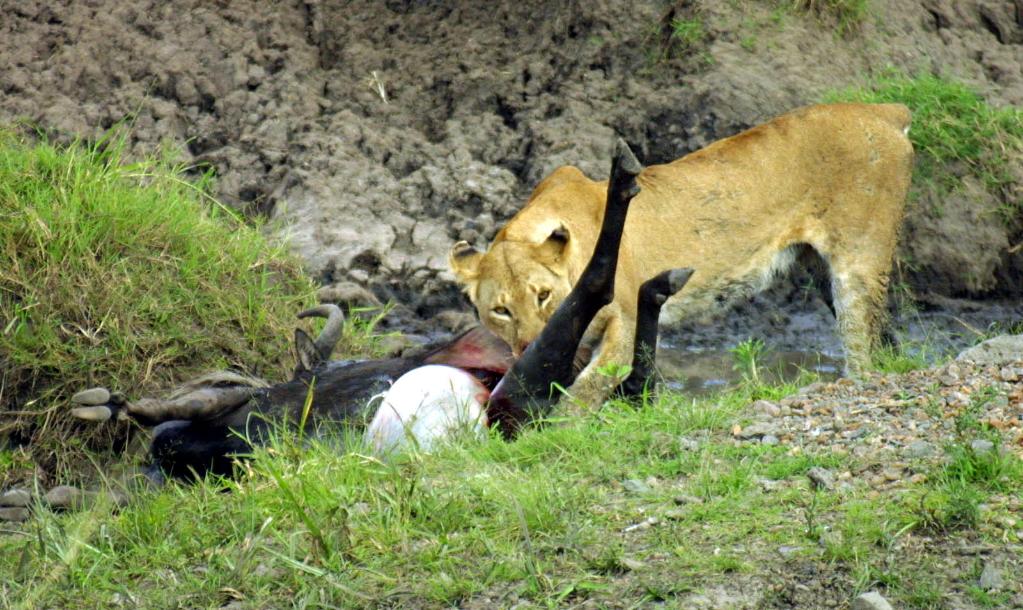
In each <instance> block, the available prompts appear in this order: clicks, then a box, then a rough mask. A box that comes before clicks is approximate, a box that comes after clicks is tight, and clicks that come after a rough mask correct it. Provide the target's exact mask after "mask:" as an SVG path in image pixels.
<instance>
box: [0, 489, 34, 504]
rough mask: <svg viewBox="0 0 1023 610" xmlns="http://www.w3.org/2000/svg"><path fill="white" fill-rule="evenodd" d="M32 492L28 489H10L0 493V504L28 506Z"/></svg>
mask: <svg viewBox="0 0 1023 610" xmlns="http://www.w3.org/2000/svg"><path fill="white" fill-rule="evenodd" d="M31 503H32V494H31V493H29V491H28V490H27V489H8V490H7V491H5V492H4V493H2V494H0V506H28V505H29V504H31Z"/></svg>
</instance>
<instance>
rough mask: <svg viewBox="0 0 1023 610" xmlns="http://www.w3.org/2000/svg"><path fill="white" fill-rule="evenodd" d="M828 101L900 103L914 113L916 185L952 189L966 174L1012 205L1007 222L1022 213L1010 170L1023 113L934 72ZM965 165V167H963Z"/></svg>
mask: <svg viewBox="0 0 1023 610" xmlns="http://www.w3.org/2000/svg"><path fill="white" fill-rule="evenodd" d="M826 100H827V101H856V102H868V103H888V102H898V103H901V104H905V105H906V106H908V107H909V109H910V110H911V111H912V112H913V124H912V126H911V127H910V130H909V138H910V140H912V142H913V147H914V148H915V149H916V153H917V155H916V158H917V161H916V168H915V174H916V175H915V176H914V179H915V180H914V182H916V183H917V184H919V181H921V180H923V181H927V182H931V183H935V184H936V185H938V186H939V187H941V188H943V189H945V190H954V189H956V188H958V186H959V185H960V184H961V181H962V177H963V175H964V172H965V173H969V174H972V175H973V176H975V177H976V178H978V179H980V180H981V181H982V182H983V184H984V185H985V186H986V188H987V189H988V190H989V191H990V192H992V193H995V194H1000V195H1001V196H1000V197H999V199H1000V200H1002V201H1006V202H1008V203H1007V204H1006V205H1005V206H1004V208H1003V209H1002V214H1003V215H1004V216H1005V217H1006V220H1007V221H1013V220H1014V218H1016V217H1017V216H1018V215H1019V213H1020V211H1021V210H1023V201H1020V200H1019V198H1018V197H1016V196H1013V194H1012V193H1010V192H1009V190H1011V188H1012V186H1013V184H1014V180H1015V178H1014V177H1013V175H1012V172H1011V170H1012V166H1013V164H1015V163H1019V159H1020V158H1021V156H1023V110H1020V109H1018V108H995V107H992V106H990V105H989V104H987V103H986V102H985V101H984V99H983V98H981V96H980V94H978V93H977V92H976V91H974V90H973V89H971V88H969V87H968V86H967V85H965V84H963V83H959V82H956V81H952V80H948V79H944V78H941V77H938V76H933V75H930V74H922V75H919V76H915V77H907V76H904V75H901V74H898V73H895V72H890V73H888V74H885V75H883V76H881V77H879V78H877V79H876V80H874V81H873V82H872V83H870V84H868V85H867V86H865V87H858V88H851V89H846V90H844V91H840V92H836V93H832V94H829V95H828V96H826ZM960 166H961V167H960Z"/></svg>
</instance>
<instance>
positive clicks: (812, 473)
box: [806, 466, 835, 491]
mask: <svg viewBox="0 0 1023 610" xmlns="http://www.w3.org/2000/svg"><path fill="white" fill-rule="evenodd" d="M806 476H807V477H809V479H810V482H811V483H813V486H814V488H815V489H824V490H828V491H830V490H832V489H834V488H835V475H834V474H832V472H831V471H830V470H828V469H827V468H821V467H820V466H814V467H813V468H811V469H810V470H808V471H807V472H806Z"/></svg>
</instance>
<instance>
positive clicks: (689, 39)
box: [671, 18, 707, 51]
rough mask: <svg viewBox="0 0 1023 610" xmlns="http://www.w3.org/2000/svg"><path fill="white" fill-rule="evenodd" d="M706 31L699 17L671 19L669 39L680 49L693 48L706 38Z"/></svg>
mask: <svg viewBox="0 0 1023 610" xmlns="http://www.w3.org/2000/svg"><path fill="white" fill-rule="evenodd" d="M706 36H707V32H706V31H705V30H704V28H703V22H702V21H700V20H699V19H679V18H676V19H672V20H671V39H672V41H673V42H674V43H675V44H676V45H678V47H679V49H680V50H681V51H685V50H687V49H690V48H693V47H695V46H696V45H698V44H699V43H701V42H703V39H704V38H706Z"/></svg>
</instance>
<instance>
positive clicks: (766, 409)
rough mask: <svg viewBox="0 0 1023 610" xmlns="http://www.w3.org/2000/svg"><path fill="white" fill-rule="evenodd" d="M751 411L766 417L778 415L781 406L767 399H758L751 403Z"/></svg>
mask: <svg viewBox="0 0 1023 610" xmlns="http://www.w3.org/2000/svg"><path fill="white" fill-rule="evenodd" d="M753 412H754V413H757V414H760V415H765V416H768V417H778V416H780V415H781V406H779V405H778V404H776V403H773V402H771V401H769V400H758V401H756V402H755V403H753Z"/></svg>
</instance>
